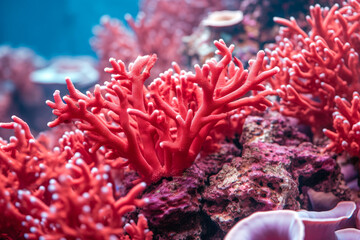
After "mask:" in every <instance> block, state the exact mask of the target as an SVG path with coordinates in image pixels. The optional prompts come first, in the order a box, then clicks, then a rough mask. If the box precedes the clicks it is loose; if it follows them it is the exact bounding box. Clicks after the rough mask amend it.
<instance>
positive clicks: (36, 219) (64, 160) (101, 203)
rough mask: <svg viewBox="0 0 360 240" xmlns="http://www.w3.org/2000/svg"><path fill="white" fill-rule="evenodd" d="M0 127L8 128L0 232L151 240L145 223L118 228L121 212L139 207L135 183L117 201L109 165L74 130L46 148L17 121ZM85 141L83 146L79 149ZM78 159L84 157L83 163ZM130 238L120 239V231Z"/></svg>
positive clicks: (0, 152) (0, 159)
mask: <svg viewBox="0 0 360 240" xmlns="http://www.w3.org/2000/svg"><path fill="white" fill-rule="evenodd" d="M13 121H14V122H12V123H1V124H0V127H2V128H9V129H14V131H15V136H14V137H11V138H10V142H9V143H8V142H6V141H3V140H2V139H1V140H0V211H1V215H0V232H1V233H2V234H1V236H4V237H11V238H13V239H20V238H22V236H23V237H24V238H26V239H62V238H63V237H64V238H66V239H75V238H76V237H80V238H83V239H111V237H112V238H114V239H130V238H131V239H151V237H152V232H150V231H149V230H148V229H147V228H148V227H147V222H146V219H145V218H144V217H142V216H140V217H139V222H138V224H135V223H133V222H131V225H129V226H125V230H124V229H123V228H124V220H125V219H124V218H123V216H124V214H126V213H128V212H130V211H133V210H134V209H135V207H141V206H143V205H144V204H145V203H146V202H147V201H146V199H138V198H137V197H138V196H139V195H140V194H141V193H142V191H143V190H144V189H145V186H146V185H145V184H144V183H141V184H138V185H137V186H135V187H134V188H133V189H132V190H130V191H129V192H128V193H127V194H126V196H124V197H121V198H117V197H116V196H117V195H118V193H115V183H114V180H113V176H112V175H111V172H110V170H111V167H110V166H109V165H105V162H106V161H104V160H105V159H104V157H103V156H102V154H101V152H100V153H98V155H96V154H95V153H91V152H89V151H88V146H87V145H89V143H88V142H87V140H86V139H84V138H83V135H82V134H81V133H80V132H79V131H75V132H67V133H65V135H64V136H63V137H62V138H61V139H60V140H59V143H60V147H55V148H54V149H53V150H49V149H47V148H46V147H45V146H44V145H43V143H42V141H43V138H44V137H45V135H43V136H42V137H41V138H42V140H41V141H40V140H38V139H35V138H34V137H33V135H32V134H31V132H30V129H29V126H28V125H27V124H26V123H25V122H24V121H22V120H21V119H20V118H18V117H15V116H14V117H13ZM80 141H81V143H82V144H84V143H85V145H84V146H82V145H80ZM83 159H86V161H85V160H83ZM125 231H127V232H128V234H129V235H130V238H129V236H128V235H126V232H125Z"/></svg>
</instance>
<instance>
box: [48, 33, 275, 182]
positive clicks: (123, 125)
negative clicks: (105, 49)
mask: <svg viewBox="0 0 360 240" xmlns="http://www.w3.org/2000/svg"><path fill="white" fill-rule="evenodd" d="M215 45H216V47H217V48H218V54H219V55H220V56H222V58H221V60H220V61H217V60H215V59H212V60H210V61H208V62H207V63H206V64H204V65H203V66H202V67H200V66H195V74H193V73H191V72H185V71H181V70H180V68H179V67H178V66H177V65H176V64H174V70H169V71H167V72H165V73H164V74H161V75H160V78H157V79H155V81H153V82H152V83H151V84H150V85H149V88H146V87H145V86H144V82H145V81H146V80H147V79H148V78H149V76H150V70H151V68H152V67H153V65H154V64H155V61H156V56H155V55H151V56H143V57H138V58H137V59H136V61H135V62H134V63H133V64H130V66H129V70H126V68H125V64H124V63H123V62H122V61H115V59H110V63H111V65H112V68H108V69H105V70H106V71H107V72H109V73H111V74H112V77H113V78H112V80H111V82H106V83H105V86H99V85H97V86H96V87H95V90H94V93H93V94H92V93H90V92H88V93H87V94H86V95H85V94H82V93H81V92H79V91H78V90H76V89H75V87H74V86H73V84H72V83H71V81H70V79H67V80H66V81H67V85H68V89H69V92H70V95H67V96H65V97H64V98H63V100H64V101H65V103H64V102H63V101H62V99H61V97H60V93H59V92H58V91H57V92H55V94H54V99H55V102H51V101H47V104H48V105H49V106H50V107H51V108H53V109H54V110H53V113H54V114H55V115H56V116H58V118H57V119H55V120H54V121H53V122H50V123H49V126H50V127H54V126H57V125H59V124H60V123H63V122H68V121H71V120H78V121H77V122H76V125H77V127H78V128H79V129H80V130H81V131H84V132H85V134H86V136H87V137H88V138H90V139H92V140H94V141H95V142H96V144H95V145H94V146H93V147H92V148H91V151H92V152H95V151H96V150H98V149H99V148H100V147H101V146H104V147H105V148H106V149H108V153H107V154H106V158H118V157H122V158H126V159H127V160H128V161H127V162H126V164H128V165H130V167H132V168H134V169H135V170H136V171H137V172H138V173H139V174H140V176H141V177H142V178H143V179H145V180H146V181H149V182H154V181H157V180H159V179H160V178H161V177H164V176H173V175H178V174H181V173H182V172H183V171H184V170H185V169H186V168H188V167H189V166H190V165H191V164H192V162H193V161H194V160H195V158H196V156H197V154H198V153H199V151H200V149H201V146H202V144H203V143H204V141H205V139H206V137H207V136H208V134H209V132H210V130H211V129H212V128H213V126H215V125H216V123H217V122H219V121H220V120H221V119H224V118H226V117H227V116H229V115H231V114H232V112H233V111H234V110H236V109H239V108H242V107H246V106H252V107H254V108H256V109H258V110H261V111H263V110H265V109H266V107H267V106H271V102H270V101H269V100H267V99H266V98H265V96H267V95H269V94H274V91H272V90H265V88H264V86H263V85H261V82H262V81H264V80H265V79H267V78H269V77H271V76H273V75H274V74H275V73H277V72H278V69H277V68H273V69H270V70H267V71H263V72H262V71H260V69H261V67H262V65H263V61H264V60H263V58H264V55H265V53H264V52H262V51H261V52H259V53H258V56H257V59H256V60H255V61H254V62H253V63H252V65H251V68H250V71H247V70H244V69H243V67H242V64H241V63H240V61H239V60H237V59H236V58H234V59H233V58H232V51H233V49H234V46H230V47H227V46H226V45H225V43H224V42H223V41H222V40H221V41H219V42H218V41H216V42H215ZM229 64H230V65H232V66H233V67H229ZM251 90H253V91H255V92H257V91H261V92H259V93H258V94H256V95H255V96H251V97H244V95H245V94H246V93H248V92H249V91H251ZM263 90H265V91H263Z"/></svg>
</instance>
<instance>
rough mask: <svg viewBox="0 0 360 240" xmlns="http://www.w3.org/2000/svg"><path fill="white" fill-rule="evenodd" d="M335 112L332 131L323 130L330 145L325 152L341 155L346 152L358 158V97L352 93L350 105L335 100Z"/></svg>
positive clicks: (359, 134) (359, 149)
mask: <svg viewBox="0 0 360 240" xmlns="http://www.w3.org/2000/svg"><path fill="white" fill-rule="evenodd" d="M335 102H336V106H337V111H336V112H334V114H333V115H334V118H333V127H334V129H335V130H334V131H331V130H328V129H324V134H325V135H326V136H327V137H328V138H330V140H331V143H330V144H328V145H327V146H326V150H329V151H334V152H337V153H341V152H343V151H346V152H348V153H349V154H350V155H351V156H360V97H359V93H358V92H354V93H353V98H352V101H351V104H350V103H349V102H348V101H347V100H346V99H341V98H340V97H338V96H337V97H336V98H335Z"/></svg>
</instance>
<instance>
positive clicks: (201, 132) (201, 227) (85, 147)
mask: <svg viewBox="0 0 360 240" xmlns="http://www.w3.org/2000/svg"><path fill="white" fill-rule="evenodd" d="M245 2H247V4H245ZM271 2H272V1H265V4H264V6H266V7H262V8H261V4H259V3H258V2H257V1H244V3H241V4H240V3H238V1H210V0H208V1H206V0H203V1H196V3H195V1H194V2H193V1H181V0H178V1H165V0H148V1H143V2H142V4H143V5H142V10H143V12H142V13H140V14H139V16H138V18H137V19H136V20H133V19H132V18H131V17H129V16H127V17H126V19H127V21H128V22H129V25H130V27H131V29H132V31H130V30H128V29H126V28H125V26H123V25H122V24H121V23H120V22H119V21H117V20H114V19H111V18H110V17H107V16H106V17H103V18H102V20H101V24H100V25H99V26H97V27H96V28H95V29H94V34H95V36H94V38H93V39H92V40H91V45H92V46H93V48H94V49H95V51H96V52H97V54H98V57H99V62H98V63H97V64H98V66H97V68H98V69H104V68H105V70H104V72H103V71H101V72H100V73H99V75H96V76H98V79H99V84H96V85H95V86H94V87H93V88H91V89H89V90H88V91H86V92H85V91H83V89H82V86H83V85H79V84H78V83H77V82H78V80H76V81H73V80H71V79H70V78H66V80H65V83H66V87H67V93H65V94H64V93H62V92H60V91H59V90H56V91H55V92H54V94H53V99H49V100H47V101H46V104H47V105H48V106H49V107H50V108H51V109H52V113H53V118H52V120H50V121H49V123H48V127H50V128H51V129H50V130H49V129H45V128H44V129H43V130H44V131H43V132H41V133H39V134H36V135H37V136H35V133H34V131H32V130H30V128H31V127H30V126H29V125H30V124H29V125H28V123H26V122H25V121H24V120H22V119H21V118H20V117H17V116H15V115H14V116H12V121H10V122H5V121H3V123H0V127H1V128H2V129H8V130H11V131H12V136H11V137H10V138H9V139H8V140H5V139H7V138H5V137H4V138H0V238H1V239H41V240H53V239H54V240H55V239H61V240H63V239H94V240H100V239H110V240H115V239H133V240H150V239H189V240H190V239H214V240H215V239H226V240H234V239H244V240H273V239H284V240H287V239H289V240H290V239H291V240H302V239H306V240H309V239H310V240H316V239H327V240H336V239H342V240H345V239H349V240H350V239H360V212H359V207H358V206H359V203H360V200H359V185H358V182H359V180H358V176H359V171H360V168H359V158H360V96H359V93H358V91H360V72H359V71H360V63H359V52H360V1H359V0H348V1H346V2H343V3H341V4H339V3H336V1H333V2H331V4H332V6H329V7H326V6H325V7H321V6H320V5H318V4H316V5H315V6H310V7H309V13H310V15H309V16H307V17H306V18H305V17H303V16H302V15H301V14H297V15H295V16H296V18H294V17H292V18H290V20H287V19H286V18H279V17H275V18H274V22H275V23H277V24H278V25H281V27H280V28H279V29H278V28H277V26H276V25H275V26H274V25H273V24H271V25H270V26H266V25H265V22H267V21H263V22H262V21H260V19H263V18H265V16H270V12H271V7H270V6H272V5H271V4H272V3H271ZM245 5H247V6H253V7H254V6H256V7H254V9H253V11H251V13H250V12H249V9H244V6H245ZM303 5H306V6H309V5H310V3H303ZM179 6H182V7H181V9H182V11H178V7H179ZM274 6H276V5H274ZM286 6H288V7H289V6H290V5H286V4H284V6H283V7H286ZM263 8H267V9H266V10H265V9H263ZM221 10H226V11H221ZM239 10H241V11H239ZM256 13H257V14H256ZM259 14H260V15H259ZM260 16H261V17H260ZM305 20H306V21H305ZM306 22H307V24H306ZM266 27H268V28H270V29H272V30H271V31H267V33H268V34H269V36H268V37H267V39H265V40H264V39H263V36H262V35H261V34H260V32H261V31H262V30H263V29H265V28H266ZM195 28H196V29H195ZM174 29H176V31H174ZM277 30H278V31H277ZM271 34H273V35H271ZM270 37H271V38H272V40H269V38H270ZM181 39H183V41H182V40H181ZM214 40H215V41H214ZM268 42H270V44H267V43H268ZM159 43H162V44H159ZM247 45H251V46H252V48H251V49H252V50H251V51H253V50H254V49H256V52H257V53H255V52H254V53H253V52H251V51H250V53H251V54H243V53H244V49H241V51H239V50H237V48H242V47H244V46H247ZM264 45H266V47H265V48H264V51H263V50H260V46H264ZM245 49H248V48H245ZM21 51H24V53H22V54H18V53H20V52H21ZM237 54H238V55H237ZM138 55H139V56H138ZM36 59H37V57H36V56H35V54H34V53H32V52H29V51H25V50H21V49H20V50H15V49H11V48H9V47H7V48H4V47H3V48H2V49H1V51H0V69H1V70H0V78H1V82H0V83H1V84H2V85H1V86H2V87H1V88H2V90H1V99H4V100H1V102H2V103H5V104H4V107H1V110H2V111H1V119H6V117H7V114H8V113H9V111H11V108H9V106H10V104H12V103H11V102H12V101H11V99H12V98H13V96H12V94H14V96H18V95H20V96H22V95H23V98H22V100H21V98H20V99H17V101H20V103H21V101H24V99H25V98H26V94H27V92H29V91H35V89H37V88H36V84H35V83H38V82H39V81H40V80H39V79H43V77H42V75H41V73H42V72H44V69H42V70H40V71H36V69H41V68H42V67H41V66H40V64H39V61H38V60H36ZM247 60H249V61H248V62H247ZM79 61H80V62H79ZM175 61H176V62H175ZM76 63H77V64H80V63H81V60H77V62H76ZM193 63H196V64H195V65H193ZM86 64H87V65H86V69H90V70H91V71H93V70H94V69H93V68H92V67H91V64H90V63H89V62H87V63H86ZM89 64H90V65H89ZM189 64H191V65H193V66H189ZM80 65H81V64H80ZM169 66H171V68H170V69H168V67H169ZM66 68H69V67H65V68H64V69H65V70H66ZM70 68H71V67H70ZM74 69H75V70H74ZM77 69H83V68H82V67H81V66H77V67H76V68H71V71H76V70H77ZM166 69H168V70H166ZM48 70H49V69H46V71H48ZM50 70H51V71H52V72H54V71H53V70H52V69H50ZM65 70H64V71H65ZM90 70H89V71H90ZM62 71H63V70H62ZM62 71H61V72H62ZM79 71H80V70H79ZM89 71H87V72H89ZM31 73H33V74H31ZM95 74H97V73H95ZM30 75H31V76H30ZM77 76H78V78H79V79H80V78H81V76H82V75H77ZM89 79H92V78H91V77H89ZM5 80H7V81H5ZM9 80H11V81H12V82H11V81H10V82H9ZM21 81H24V82H25V83H26V84H25V83H24V84H22V83H21V84H19V82H21ZM56 81H58V78H56ZM9 84H10V85H11V87H8V86H9ZM57 84H58V83H57ZM45 95H46V94H45ZM39 96H40V95H39ZM24 102H26V101H24ZM34 104H35V103H34ZM7 105H9V106H7ZM29 123H30V122H29ZM3 136H5V135H3Z"/></svg>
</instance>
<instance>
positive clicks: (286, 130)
mask: <svg viewBox="0 0 360 240" xmlns="http://www.w3.org/2000/svg"><path fill="white" fill-rule="evenodd" d="M295 124H296V122H295V119H293V118H287V117H284V116H282V115H281V114H279V113H277V112H272V111H271V112H268V113H266V115H265V116H264V117H260V116H249V117H248V118H247V119H246V120H245V124H244V128H243V134H242V136H241V139H240V143H242V144H244V143H247V142H250V141H260V142H269V143H277V144H279V145H285V146H297V145H299V144H300V143H302V142H308V141H309V140H310V139H309V137H308V136H306V135H305V134H304V133H302V132H300V131H299V130H298V129H297V128H296V125H295Z"/></svg>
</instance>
